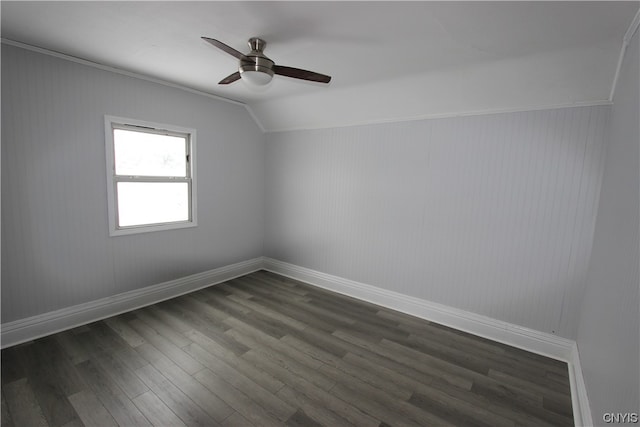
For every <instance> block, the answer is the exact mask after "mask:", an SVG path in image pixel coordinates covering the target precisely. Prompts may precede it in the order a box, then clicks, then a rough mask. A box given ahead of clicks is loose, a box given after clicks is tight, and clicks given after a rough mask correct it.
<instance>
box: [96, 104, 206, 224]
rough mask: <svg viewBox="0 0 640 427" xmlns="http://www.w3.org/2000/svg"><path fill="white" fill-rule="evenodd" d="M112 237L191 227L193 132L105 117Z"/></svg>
mask: <svg viewBox="0 0 640 427" xmlns="http://www.w3.org/2000/svg"><path fill="white" fill-rule="evenodd" d="M105 130H106V140H107V179H108V188H107V190H108V191H107V192H108V193H109V224H110V234H111V235H112V236H116V235H121V234H132V233H140V232H148V231H158V230H167V229H174V228H183V227H193V226H195V225H196V218H195V214H196V212H195V206H196V204H195V190H194V188H195V182H194V180H193V176H194V173H193V172H194V168H195V163H194V160H195V159H194V155H193V152H194V148H195V130H193V129H184V128H178V127H176V126H168V125H163V124H156V123H149V122H141V121H137V120H131V119H122V118H117V117H112V116H106V117H105Z"/></svg>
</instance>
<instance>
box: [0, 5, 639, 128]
mask: <svg viewBox="0 0 640 427" xmlns="http://www.w3.org/2000/svg"><path fill="white" fill-rule="evenodd" d="M639 4H640V3H639V2H637V1H634V2H615V1H614V2H609V1H605V2H306V1H305V2H268V1H264V2H242V1H237V2H182V1H181V2H147V1H143V2H93V1H87V2H82V1H78V2H76V1H72V2H50V1H46V2H31V1H19V2H11V1H2V3H1V5H0V7H1V13H2V27H1V30H2V38H3V40H4V41H5V42H9V43H11V42H18V43H19V44H21V45H22V44H24V45H29V46H34V47H38V48H43V49H46V50H50V51H54V52H59V53H63V54H65V55H69V56H73V57H77V58H81V59H84V60H87V61H91V62H95V63H98V64H102V65H106V66H109V67H114V68H118V69H121V70H126V71H130V72H134V73H139V74H142V75H145V76H150V77H154V78H157V79H160V80H164V81H167V82H170V83H174V84H179V85H182V86H186V87H189V88H192V89H196V90H198V91H201V92H206V93H208V94H213V95H217V96H220V97H224V98H228V99H232V100H235V101H239V102H242V103H244V104H246V105H247V107H248V109H249V110H250V111H251V112H252V114H253V115H254V117H255V118H256V120H257V121H258V122H259V124H260V125H261V126H262V127H263V129H265V130H267V131H274V130H284V129H298V128H319V127H331V126H344V125H351V124H360V123H373V122H382V121H394V120H406V119H413V118H422V117H439V116H448V115H457V114H470V113H477V112H493V111H508V110H520V109H534V108H546V107H557V106H569V105H581V104H593V103H599V102H606V101H608V100H609V95H610V92H611V88H612V84H613V81H614V76H615V73H616V66H617V62H618V57H619V55H620V50H621V47H622V39H623V36H624V34H625V31H627V29H628V27H629V25H630V23H631V22H632V20H633V18H634V16H635V14H636V13H637V11H638V7H639ZM201 36H208V37H211V38H215V39H218V40H221V41H223V42H225V43H226V44H228V45H230V46H232V47H233V48H235V49H237V50H239V51H242V52H247V51H248V47H247V45H246V42H247V39H248V38H249V37H252V36H260V37H262V38H263V39H265V40H266V41H267V43H268V44H267V48H266V50H265V53H266V54H267V55H268V56H269V57H270V58H272V59H273V60H274V61H275V62H276V63H278V64H281V65H289V66H293V67H299V68H304V69H309V70H314V71H318V72H321V73H324V74H329V75H331V76H332V77H333V79H332V81H331V83H330V84H329V85H321V84H318V83H309V82H303V81H298V80H293V79H289V78H285V77H276V78H274V80H273V82H272V83H271V84H270V86H269V87H268V88H267V89H266V90H263V91H257V90H255V89H252V88H250V87H248V86H247V85H245V84H244V83H243V82H236V83H234V84H231V85H228V86H220V85H218V84H217V82H218V81H219V80H220V79H222V78H223V77H225V76H227V75H229V74H230V73H232V72H234V71H236V70H237V65H238V64H237V60H236V59H235V58H233V57H232V56H230V55H227V54H225V53H224V52H222V51H220V50H218V49H216V48H214V47H213V46H211V45H209V44H208V43H206V42H204V41H203V40H201V38H200V37H201Z"/></svg>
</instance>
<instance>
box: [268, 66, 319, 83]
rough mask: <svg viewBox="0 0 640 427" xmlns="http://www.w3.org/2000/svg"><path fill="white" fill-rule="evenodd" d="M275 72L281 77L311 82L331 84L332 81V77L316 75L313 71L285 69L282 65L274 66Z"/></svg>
mask: <svg viewBox="0 0 640 427" xmlns="http://www.w3.org/2000/svg"><path fill="white" fill-rule="evenodd" d="M273 72H274V73H276V74H279V75H281V76H286V77H292V78H294V79H302V80H310V81H312V82H320V83H329V82H330V81H331V76H326V75H324V74H320V73H315V72H313V71H307V70H301V69H300V68H293V67H285V66H282V65H274V66H273Z"/></svg>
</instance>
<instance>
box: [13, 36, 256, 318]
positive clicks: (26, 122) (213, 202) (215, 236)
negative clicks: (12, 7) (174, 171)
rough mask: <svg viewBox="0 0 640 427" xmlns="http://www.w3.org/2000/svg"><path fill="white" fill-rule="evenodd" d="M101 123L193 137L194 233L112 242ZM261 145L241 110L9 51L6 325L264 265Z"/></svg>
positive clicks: (148, 235) (123, 238) (158, 234)
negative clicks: (147, 124)
mask: <svg viewBox="0 0 640 427" xmlns="http://www.w3.org/2000/svg"><path fill="white" fill-rule="evenodd" d="M214 83H215V82H214V81H212V84H214ZM105 114H110V115H116V116H123V117H131V118H135V119H140V120H148V121H154V122H160V123H168V124H174V125H178V126H184V127H191V128H195V129H196V130H197V137H198V139H197V150H198V153H197V154H198V159H197V179H198V199H197V201H198V213H199V215H198V221H199V224H198V227H197V228H190V229H181V230H173V231H163V232H154V233H146V234H137V235H132V236H119V237H109V236H108V229H109V227H108V222H107V195H106V178H105V175H106V173H105V148H104V119H103V117H104V115H105ZM263 140H264V137H263V134H262V133H261V132H260V130H259V129H258V128H257V127H256V125H255V123H254V122H253V120H252V119H251V118H250V116H249V115H248V114H247V112H246V110H245V109H244V108H243V107H241V106H237V105H234V104H230V103H227V102H222V101H219V100H215V99H212V98H209V97H205V96H201V95H197V94H194V93H190V92H186V91H183V90H179V89H175V88H171V87H167V86H163V85H160V84H156V83H152V82H148V81H145V80H140V79H137V78H133V77H128V76H124V75H121V74H116V73H113V72H108V71H102V70H99V69H96V68H92V67H87V66H84V65H80V64H78V63H74V62H69V61H66V60H62V59H58V58H54V57H51V56H46V55H42V54H38V53H34V52H31V51H27V50H23V49H20V48H16V47H12V46H6V45H3V46H2V322H8V321H12V320H16V319H20V318H24V317H28V316H32V315H35V314H39V313H44V312H47V311H51V310H55V309H59V308H64V307H68V306H71V305H74V304H78V303H82V302H86V301H91V300H95V299H98V298H101V297H106V296H110V295H114V294H118V293H121V292H125V291H129V290H133V289H136V288H141V287H144V286H148V285H152V284H157V283H161V282H163V281H167V280H170V279H175V278H178V277H182V276H185V275H188V274H192V273H197V272H202V271H206V270H209V269H212V268H216V267H220V266H224V265H228V264H231V263H234V262H238V261H242V260H247V259H251V258H253V257H257V256H260V255H262V242H263V211H262V210H263V199H262V198H263V194H264V190H263V176H264V171H263V165H264V144H263Z"/></svg>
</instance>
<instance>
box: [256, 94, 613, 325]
mask: <svg viewBox="0 0 640 427" xmlns="http://www.w3.org/2000/svg"><path fill="white" fill-rule="evenodd" d="M608 116H609V107H606V106H605V107H581V108H566V109H556V110H545V111H534V112H523V113H509V114H496V115H484V116H475V117H460V118H449V119H438V120H424V121H412V122H403V123H391V124H380V125H370V126H358V127H348V128H336V129H325V130H312V131H291V132H282V133H272V134H268V135H267V146H266V179H265V182H266V198H265V201H266V207H265V215H266V218H265V255H267V256H269V257H273V258H275V259H278V260H282V261H285V262H290V263H293V264H296V265H300V266H303V267H307V268H311V269H314V270H318V271H321V272H324V273H328V274H333V275H337V276H340V277H343V278H347V279H351V280H356V281H359V282H363V283H367V284H370V285H374V286H378V287H380V288H384V289H388V290H392V291H396V292H400V293H403V294H406V295H411V296H415V297H418V298H423V299H426V300H429V301H435V302H438V303H442V304H446V305H449V306H453V307H456V308H460V309H464V310H468V311H471V312H474V313H479V314H482V315H486V316H489V317H492V318H495V319H499V320H503V321H507V322H512V323H515V324H518V325H522V326H525V327H529V328H532V329H536V330H539V331H545V332H549V333H556V334H558V335H560V336H563V337H567V338H575V335H576V328H577V321H578V317H579V305H580V301H581V297H582V295H583V288H584V286H583V285H584V280H585V277H586V271H587V264H588V259H589V255H590V250H591V243H592V239H593V228H594V222H595V215H596V208H597V203H598V194H599V185H600V182H601V175H602V164H603V162H602V157H603V156H602V155H603V135H604V133H605V131H606V128H607V121H608Z"/></svg>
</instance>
